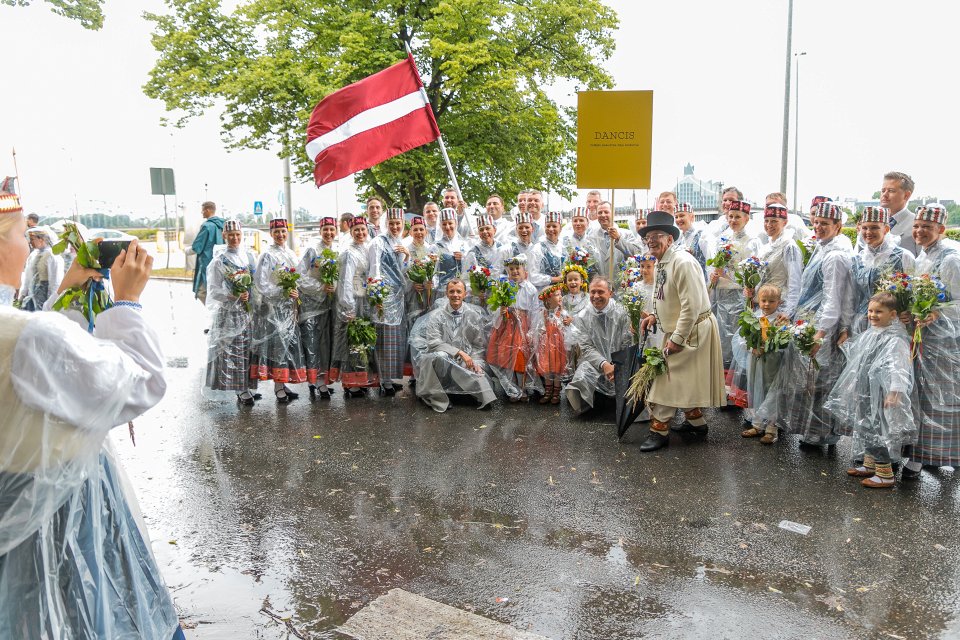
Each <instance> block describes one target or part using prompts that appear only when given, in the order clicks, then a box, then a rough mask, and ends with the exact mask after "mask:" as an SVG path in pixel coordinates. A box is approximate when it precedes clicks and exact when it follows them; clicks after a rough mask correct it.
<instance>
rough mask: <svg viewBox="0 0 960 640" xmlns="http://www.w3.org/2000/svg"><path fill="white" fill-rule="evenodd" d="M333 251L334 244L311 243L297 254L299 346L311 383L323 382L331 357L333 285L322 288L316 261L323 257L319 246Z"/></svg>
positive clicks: (334, 299)
mask: <svg viewBox="0 0 960 640" xmlns="http://www.w3.org/2000/svg"><path fill="white" fill-rule="evenodd" d="M324 249H328V250H330V251H333V252H334V253H336V249H335V247H334V245H332V244H331V245H329V246H327V245H324V244H323V243H322V242H321V243H319V244H318V245H311V246H309V247H307V249H306V250H305V251H304V252H303V256H301V258H300V265H299V267H298V271H299V272H300V280H299V281H298V282H297V284H298V285H299V288H300V310H299V320H300V346H301V348H302V349H303V360H304V365H305V366H306V368H307V382H308V383H310V384H312V385H317V384H327V381H328V380H327V374H328V372H329V371H330V364H331V360H332V358H333V342H334V330H335V327H336V314H335V313H334V309H335V308H336V304H337V295H336V285H337V283H336V282H334V283H333V284H332V286H333V287H334V292H333V293H330V292H328V291H327V290H326V285H324V283H322V282H321V281H320V280H319V278H320V271H319V265H318V264H317V262H318V261H321V260H323V259H324V258H323V255H322V253H323V250H324Z"/></svg>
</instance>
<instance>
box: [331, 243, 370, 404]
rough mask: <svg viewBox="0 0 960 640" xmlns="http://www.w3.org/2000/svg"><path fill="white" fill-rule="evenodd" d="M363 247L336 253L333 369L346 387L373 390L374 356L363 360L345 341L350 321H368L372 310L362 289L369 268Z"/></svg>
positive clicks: (355, 244) (365, 245)
mask: <svg viewBox="0 0 960 640" xmlns="http://www.w3.org/2000/svg"><path fill="white" fill-rule="evenodd" d="M367 248H368V247H367V244H357V243H356V242H351V243H350V244H349V245H347V248H346V249H344V251H343V253H341V254H340V280H339V281H338V282H337V320H338V321H339V323H338V325H337V328H336V336H335V340H334V354H333V361H334V362H333V366H335V367H338V368H339V371H340V379H341V382H343V386H344V387H346V388H351V387H375V386H378V385H379V384H380V379H379V373H378V370H377V363H376V355H375V354H374V353H372V352H371V353H369V354H368V357H367V359H366V361H364V359H363V357H362V355H361V354H360V353H359V352H357V351H356V350H354V349H351V347H350V343H349V341H348V340H347V327H348V323H349V322H350V320H352V319H354V318H364V319H366V320H370V319H371V317H370V314H371V312H372V309H371V308H370V304H369V301H368V300H367V296H366V289H365V288H364V285H365V284H366V282H367V270H368V269H369V265H370V263H369V262H368V258H367Z"/></svg>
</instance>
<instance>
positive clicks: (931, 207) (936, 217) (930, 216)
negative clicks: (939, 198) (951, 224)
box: [915, 204, 947, 225]
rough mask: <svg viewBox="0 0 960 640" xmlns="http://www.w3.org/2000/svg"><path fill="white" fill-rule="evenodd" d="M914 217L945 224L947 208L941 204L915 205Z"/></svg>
mask: <svg viewBox="0 0 960 640" xmlns="http://www.w3.org/2000/svg"><path fill="white" fill-rule="evenodd" d="M915 219H916V220H922V221H924V222H933V223H934V224H942V225H945V224H947V210H946V208H944V206H943V205H942V204H928V205H924V206H922V207H917V217H916V218H915Z"/></svg>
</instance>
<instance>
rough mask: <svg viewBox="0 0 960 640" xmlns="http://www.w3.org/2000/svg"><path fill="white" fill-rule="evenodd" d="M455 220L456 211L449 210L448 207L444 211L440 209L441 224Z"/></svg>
mask: <svg viewBox="0 0 960 640" xmlns="http://www.w3.org/2000/svg"><path fill="white" fill-rule="evenodd" d="M456 219H457V210H456V209H451V208H450V207H446V208H444V209H440V222H443V221H444V220H454V221H456Z"/></svg>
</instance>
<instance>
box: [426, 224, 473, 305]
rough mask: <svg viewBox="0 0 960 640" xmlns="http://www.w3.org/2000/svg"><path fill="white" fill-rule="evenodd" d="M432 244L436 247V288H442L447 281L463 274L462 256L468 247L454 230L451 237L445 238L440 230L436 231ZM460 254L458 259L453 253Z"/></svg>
mask: <svg viewBox="0 0 960 640" xmlns="http://www.w3.org/2000/svg"><path fill="white" fill-rule="evenodd" d="M434 245H435V246H436V248H437V254H438V256H439V260H438V261H437V289H439V290H443V289H445V288H446V286H447V282H449V281H450V280H452V279H454V278H459V277H461V275H462V274H463V257H464V256H465V255H466V253H467V249H468V248H469V247H468V245H467V243H466V241H465V240H464V239H463V238H461V237H460V235H459V234H457V233H456V232H454V234H453V237H452V238H447V237H445V236H444V235H443V232H442V231H437V239H436V242H435V243H434ZM457 253H459V254H461V257H460V260H457V259H456V257H455V254H457Z"/></svg>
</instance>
